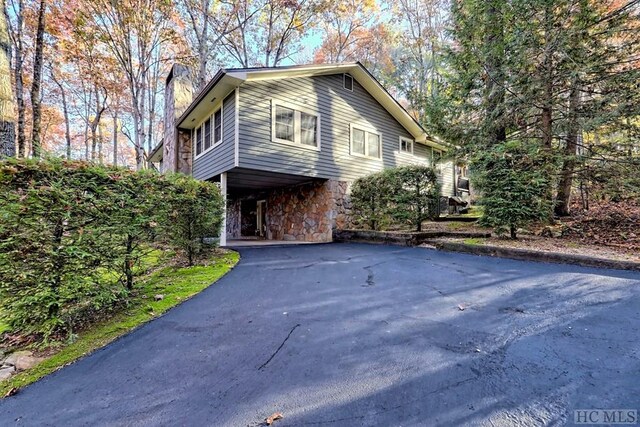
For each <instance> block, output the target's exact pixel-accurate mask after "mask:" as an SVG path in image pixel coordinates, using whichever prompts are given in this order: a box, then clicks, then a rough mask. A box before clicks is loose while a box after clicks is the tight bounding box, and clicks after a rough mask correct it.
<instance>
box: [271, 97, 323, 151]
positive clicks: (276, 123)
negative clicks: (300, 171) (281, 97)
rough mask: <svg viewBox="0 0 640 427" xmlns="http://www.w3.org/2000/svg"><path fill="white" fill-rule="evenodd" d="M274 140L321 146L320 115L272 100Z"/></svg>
mask: <svg viewBox="0 0 640 427" xmlns="http://www.w3.org/2000/svg"><path fill="white" fill-rule="evenodd" d="M271 128H272V140H273V141H274V142H283V143H286V144H295V145H301V146H304V147H308V148H312V149H316V150H317V149H319V148H320V115H319V114H317V113H314V112H311V111H303V110H302V109H300V108H298V107H292V106H285V105H282V104H280V103H278V102H276V101H272V124H271Z"/></svg>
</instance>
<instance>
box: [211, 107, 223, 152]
mask: <svg viewBox="0 0 640 427" xmlns="http://www.w3.org/2000/svg"><path fill="white" fill-rule="evenodd" d="M213 120H214V133H213V135H214V139H213V143H214V144H217V143H219V142H222V108H220V109H219V110H218V111H216V112H215V113H214V114H213Z"/></svg>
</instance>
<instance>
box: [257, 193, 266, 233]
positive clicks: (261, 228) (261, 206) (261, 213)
mask: <svg viewBox="0 0 640 427" xmlns="http://www.w3.org/2000/svg"><path fill="white" fill-rule="evenodd" d="M256 208H257V209H256V210H257V215H256V216H257V224H256V225H257V229H258V236H260V237H266V235H267V221H266V219H267V201H266V200H258V202H257V206H256Z"/></svg>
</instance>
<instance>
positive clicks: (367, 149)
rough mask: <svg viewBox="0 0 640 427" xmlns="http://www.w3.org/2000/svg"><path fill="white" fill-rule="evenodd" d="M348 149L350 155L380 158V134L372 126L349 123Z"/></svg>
mask: <svg viewBox="0 0 640 427" xmlns="http://www.w3.org/2000/svg"><path fill="white" fill-rule="evenodd" d="M349 127H350V138H349V140H350V143H349V147H350V148H349V149H350V152H351V155H352V156H360V157H370V158H373V159H381V158H382V134H380V133H379V132H378V131H376V130H375V129H373V128H369V127H366V126H361V125H357V124H355V125H354V124H353V123H352V124H350V125H349Z"/></svg>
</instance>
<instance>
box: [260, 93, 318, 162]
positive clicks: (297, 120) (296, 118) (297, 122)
mask: <svg viewBox="0 0 640 427" xmlns="http://www.w3.org/2000/svg"><path fill="white" fill-rule="evenodd" d="M276 107H283V108H288V109H290V110H293V111H294V119H293V134H294V136H293V139H294V141H289V140H287V139H280V138H276ZM300 113H305V114H309V115H312V116H315V117H316V146H315V147H314V146H312V145H306V144H303V143H301V142H296V141H300V122H301V120H300ZM321 122H322V116H321V115H320V113H318V112H317V111H315V110H312V109H309V108H307V107H300V106H298V105H296V104H292V103H289V102H282V101H280V100H277V99H273V98H272V99H271V142H276V143H278V144H285V145H291V146H294V147H298V148H304V149H307V150H314V151H320V150H321V146H322V138H321V135H322V132H321V131H320V127H321V126H320V123H321Z"/></svg>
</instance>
